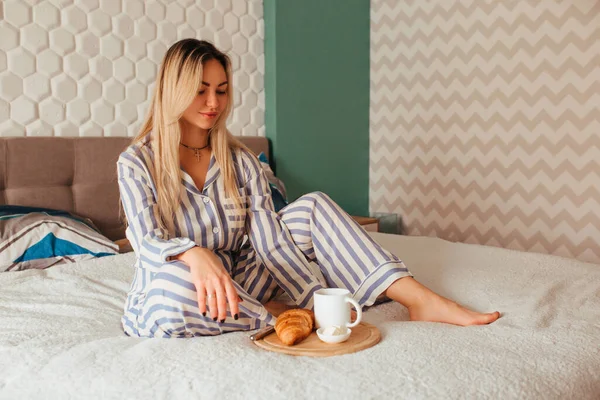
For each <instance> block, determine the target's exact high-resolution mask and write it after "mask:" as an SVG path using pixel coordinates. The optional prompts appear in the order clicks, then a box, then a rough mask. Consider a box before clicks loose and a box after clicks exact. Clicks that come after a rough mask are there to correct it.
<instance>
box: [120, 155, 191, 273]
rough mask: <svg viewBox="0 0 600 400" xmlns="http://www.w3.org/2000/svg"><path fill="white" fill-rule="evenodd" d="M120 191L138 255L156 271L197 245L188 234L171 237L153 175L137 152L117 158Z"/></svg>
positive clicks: (131, 239) (129, 230) (127, 232)
mask: <svg viewBox="0 0 600 400" xmlns="http://www.w3.org/2000/svg"><path fill="white" fill-rule="evenodd" d="M117 172H118V181H119V192H120V196H121V202H122V204H123V209H124V211H125V216H126V217H127V222H128V227H127V231H126V235H127V239H128V240H129V242H130V243H131V246H132V247H133V250H134V251H135V253H136V255H137V257H138V258H139V259H140V260H141V261H143V262H144V264H145V265H148V266H149V269H150V270H152V271H154V272H156V271H157V270H158V269H159V268H160V267H161V266H162V265H163V264H164V263H166V262H167V260H168V258H169V257H171V256H175V255H178V254H180V253H183V252H184V251H186V250H189V249H191V248H192V247H194V246H196V243H195V242H193V241H192V240H190V239H189V238H185V237H170V235H169V232H168V231H167V230H165V229H162V228H161V227H160V226H159V224H158V223H157V221H158V220H159V218H160V217H159V214H158V208H157V204H156V196H155V191H154V186H153V185H152V184H151V182H152V176H151V175H150V173H149V171H148V168H147V167H146V165H145V164H144V163H143V162H142V161H141V160H140V159H139V158H137V157H136V156H135V155H133V154H131V153H129V152H125V153H122V154H121V156H120V157H119V160H118V161H117Z"/></svg>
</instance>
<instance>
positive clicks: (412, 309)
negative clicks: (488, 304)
mask: <svg viewBox="0 0 600 400" xmlns="http://www.w3.org/2000/svg"><path fill="white" fill-rule="evenodd" d="M408 314H409V315H410V319H411V321H429V322H445V323H447V324H454V325H460V326H467V325H485V324H489V323H492V322H494V321H495V320H497V319H498V318H499V317H500V313H499V312H498V311H496V312H493V313H487V314H483V313H478V312H475V311H471V310H469V309H467V308H464V307H462V306H461V305H459V304H457V303H455V302H453V301H451V300H448V299H446V298H444V297H442V296H439V295H434V296H431V297H430V298H429V299H427V301H425V302H419V303H416V304H413V305H412V306H409V307H408Z"/></svg>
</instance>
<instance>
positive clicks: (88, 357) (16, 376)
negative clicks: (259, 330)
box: [0, 234, 600, 400]
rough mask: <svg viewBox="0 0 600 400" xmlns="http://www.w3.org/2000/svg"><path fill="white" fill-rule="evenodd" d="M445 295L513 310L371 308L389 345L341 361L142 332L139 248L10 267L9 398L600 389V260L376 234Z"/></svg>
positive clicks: (554, 395) (590, 394)
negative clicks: (39, 266)
mask: <svg viewBox="0 0 600 400" xmlns="http://www.w3.org/2000/svg"><path fill="white" fill-rule="evenodd" d="M373 236H374V237H376V239H377V240H379V241H380V243H382V244H383V245H384V246H385V247H386V248H388V249H390V250H392V251H393V252H395V253H396V254H398V255H399V256H400V257H402V259H403V260H404V261H405V262H406V264H407V265H408V266H409V268H410V269H411V271H412V272H413V273H414V275H415V277H416V278H417V279H418V280H420V281H421V282H423V283H424V284H426V285H428V286H429V287H431V288H432V289H434V290H436V291H437V292H439V293H441V294H443V295H446V296H448V297H450V298H452V299H455V300H457V301H459V302H461V303H463V304H465V305H467V306H469V307H472V308H474V309H477V310H480V311H492V310H496V309H498V310H500V311H501V312H503V316H502V318H501V319H500V320H499V321H497V322H496V323H494V324H491V325H489V326H482V327H467V328H462V327H456V326H452V325H446V324H437V323H424V322H409V321H407V319H408V314H407V312H406V310H405V309H404V308H403V307H402V306H400V305H398V304H394V303H387V304H383V305H380V306H376V307H373V308H371V309H370V310H368V311H367V312H366V313H365V320H366V321H368V322H370V323H373V324H375V325H377V326H378V327H379V329H380V330H381V332H382V336H383V339H382V342H381V343H380V344H378V345H377V346H375V347H373V348H371V349H368V350H364V351H362V352H359V353H355V354H349V355H344V356H337V357H332V358H308V357H292V356H287V355H281V354H276V353H271V352H267V351H265V350H262V349H260V348H258V347H256V346H255V345H254V344H253V343H252V342H251V341H250V340H249V339H248V336H249V334H248V333H231V334H226V335H223V336H219V337H198V338H190V339H139V338H130V337H127V336H125V335H124V334H123V333H122V330H121V326H120V317H121V313H122V305H123V302H124V299H125V295H126V292H127V290H128V287H129V281H130V278H131V276H132V272H133V269H132V267H131V265H132V262H133V254H132V253H130V254H124V255H119V256H114V257H106V258H102V259H98V260H94V261H88V262H84V263H80V264H76V265H65V266H58V267H52V268H49V269H47V270H44V271H37V270H36V271H23V272H11V273H3V274H0V327H1V328H0V368H1V370H0V371H1V372H0V398H2V399H17V398H18V399H29V398H35V399H46V398H47V399H71V398H73V399H75V398H102V399H153V398H169V399H186V400H191V399H197V398H228V399H247V398H261V399H271V398H276V399H282V398H298V399H300V398H306V399H308V398H317V399H325V398H327V399H365V398H410V399H426V398H427V399H431V398H469V399H471V398H494V399H499V398H503V399H517V398H519V399H523V398H536V399H559V398H560V399H579V400H584V399H598V398H600V349H599V348H600V266H599V265H594V264H585V263H581V262H577V261H574V260H569V259H564V258H560V257H553V256H547V255H541V254H532V253H521V252H516V251H510V250H504V249H498V248H492V247H484V246H475V245H466V244H456V243H450V242H446V241H443V240H439V239H434V238H424V237H406V236H393V235H385V234H373Z"/></svg>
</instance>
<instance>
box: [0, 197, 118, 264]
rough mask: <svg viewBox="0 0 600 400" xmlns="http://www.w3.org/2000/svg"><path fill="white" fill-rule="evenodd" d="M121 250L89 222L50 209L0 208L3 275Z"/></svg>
mask: <svg viewBox="0 0 600 400" xmlns="http://www.w3.org/2000/svg"><path fill="white" fill-rule="evenodd" d="M118 249H119V248H118V246H117V245H116V244H115V243H113V242H112V241H111V240H110V239H108V238H106V237H105V236H103V235H102V234H101V233H100V232H99V230H98V229H97V228H96V227H95V226H94V224H93V223H92V222H91V221H90V220H89V219H85V218H82V217H79V216H77V215H75V214H72V213H69V212H66V211H60V210H52V209H47V208H36V207H22V206H0V272H4V271H18V270H24V269H32V268H36V269H43V268H48V267H50V266H52V265H57V264H65V263H71V262H76V261H82V260H86V259H91V258H97V257H105V256H109V255H114V254H117V253H118Z"/></svg>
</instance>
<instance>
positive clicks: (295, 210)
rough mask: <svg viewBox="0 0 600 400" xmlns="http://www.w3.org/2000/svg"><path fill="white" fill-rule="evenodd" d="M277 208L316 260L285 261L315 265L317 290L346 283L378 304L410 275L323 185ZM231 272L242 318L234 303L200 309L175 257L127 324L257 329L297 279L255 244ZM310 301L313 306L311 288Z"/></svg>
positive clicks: (181, 333) (157, 329)
mask: <svg viewBox="0 0 600 400" xmlns="http://www.w3.org/2000/svg"><path fill="white" fill-rule="evenodd" d="M279 215H280V218H281V222H282V223H283V224H284V225H285V226H286V227H287V230H288V231H289V232H290V234H291V237H292V240H293V242H294V243H295V245H296V246H298V248H299V249H300V250H301V251H302V253H303V254H304V256H305V257H306V259H307V260H308V261H310V262H311V264H310V268H309V267H307V265H290V266H288V268H303V269H307V268H308V269H310V271H308V272H309V273H310V274H312V275H313V276H314V277H315V279H316V280H318V281H320V282H321V285H317V286H316V287H315V288H314V289H313V290H317V289H319V288H321V287H339V288H346V289H348V290H349V291H350V293H352V296H353V298H354V299H355V300H356V301H357V302H358V303H359V304H360V305H361V306H363V307H364V306H370V305H373V304H374V303H375V301H376V300H377V298H378V297H379V296H380V295H381V294H382V293H383V292H384V291H385V290H386V289H387V288H388V287H389V286H390V285H391V284H392V283H393V282H394V281H396V280H397V279H400V278H403V277H406V276H412V275H411V273H410V272H409V271H408V269H407V268H406V267H405V265H404V264H403V263H402V261H400V260H399V259H398V258H397V257H396V256H395V255H393V254H391V253H390V252H388V251H387V250H385V249H383V248H382V247H381V246H380V245H378V244H377V243H376V242H375V241H374V240H373V239H372V238H371V237H370V236H369V235H368V234H367V233H366V232H365V231H364V230H363V229H362V227H361V226H360V225H359V224H357V223H356V222H355V221H354V220H353V219H352V218H351V217H350V216H349V215H348V214H346V213H345V212H344V211H343V210H342V209H341V208H340V207H339V206H338V205H337V204H336V203H335V202H333V200H331V199H330V198H329V197H328V196H327V195H325V194H323V193H320V192H316V193H310V194H307V195H304V196H302V197H300V198H299V199H298V200H296V201H294V202H293V203H291V204H290V205H288V206H287V207H285V208H284V209H282V210H281V211H280V212H279ZM307 264H308V263H307ZM282 272H285V271H282ZM230 273H231V276H232V278H233V281H234V285H235V287H236V289H237V291H238V294H239V296H240V297H241V298H242V299H243V302H241V303H239V308H240V313H239V319H238V320H234V319H233V317H232V315H231V314H230V312H229V310H228V312H227V318H226V320H225V322H224V323H220V322H219V321H213V319H212V318H211V317H210V313H207V315H206V317H203V316H202V314H200V312H199V310H198V303H197V297H196V290H195V287H194V285H193V284H192V283H191V277H190V270H189V267H188V266H187V265H185V264H184V263H182V262H179V261H174V262H168V263H166V264H164V265H163V266H162V267H161V268H160V272H158V273H156V274H155V275H154V276H153V278H152V281H151V282H150V283H149V285H150V287H149V289H148V290H147V292H146V296H145V298H144V299H143V301H142V302H140V303H141V304H140V305H141V308H139V309H138V310H137V312H136V314H137V315H136V316H135V317H134V318H135V319H136V320H137V329H136V331H135V332H128V329H126V332H127V333H128V334H132V335H134V336H142V337H191V336H205V335H218V334H221V333H225V332H232V331H240V330H251V329H258V328H261V327H264V326H266V325H272V324H274V323H275V318H274V317H273V316H272V315H271V314H270V313H269V312H268V311H267V310H266V308H265V307H264V306H263V304H264V303H266V302H268V301H270V300H272V299H273V298H274V297H276V296H277V295H279V294H281V293H283V292H285V286H286V285H288V284H289V285H290V286H291V285H292V284H297V283H294V282H285V281H284V282H281V281H280V282H279V284H278V283H277V282H275V279H273V276H272V274H271V273H270V272H269V271H268V269H267V268H266V267H265V265H263V264H262V263H261V261H260V259H259V258H258V257H257V255H256V252H255V251H254V249H253V248H252V247H251V246H250V245H245V246H244V247H243V248H242V250H241V253H240V256H239V258H238V260H237V264H236V265H235V266H234V268H233V270H232V271H230ZM278 275H279V277H281V276H285V275H286V274H285V273H282V274H278ZM167 293H168V295H167ZM174 293H175V295H174ZM291 300H292V301H296V300H297V299H294V298H292V299H291ZM306 307H307V308H312V295H311V299H310V302H309V304H308V305H306ZM129 330H131V329H129Z"/></svg>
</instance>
